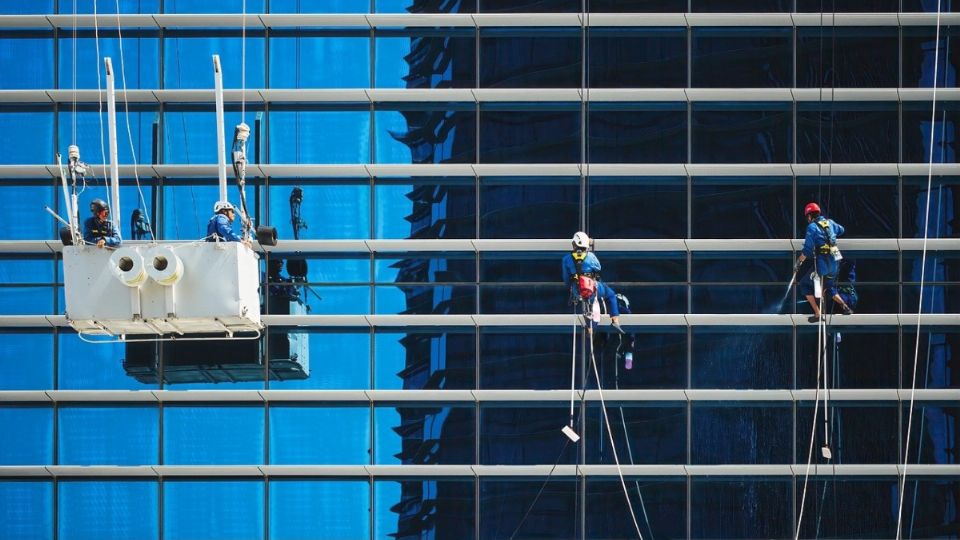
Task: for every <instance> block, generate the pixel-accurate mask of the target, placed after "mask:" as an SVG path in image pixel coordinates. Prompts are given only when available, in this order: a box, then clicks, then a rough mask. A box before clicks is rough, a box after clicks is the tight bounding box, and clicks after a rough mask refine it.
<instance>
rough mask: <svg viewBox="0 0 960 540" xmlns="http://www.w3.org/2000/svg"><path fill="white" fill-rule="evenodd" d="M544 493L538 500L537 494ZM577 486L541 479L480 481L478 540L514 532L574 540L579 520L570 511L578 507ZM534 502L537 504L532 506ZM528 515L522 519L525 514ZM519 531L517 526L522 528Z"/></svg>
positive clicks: (573, 482)
mask: <svg viewBox="0 0 960 540" xmlns="http://www.w3.org/2000/svg"><path fill="white" fill-rule="evenodd" d="M541 487H542V488H543V493H541V494H540V497H539V498H538V499H537V492H539V491H540V489H541ZM577 488H578V483H577V482H576V481H575V480H570V479H567V478H553V479H551V480H550V482H548V483H547V484H545V485H544V483H543V480H541V479H539V478H536V479H532V480H512V479H505V480H501V479H491V480H487V479H484V480H481V481H480V516H479V517H480V538H481V540H494V539H497V538H504V537H509V535H511V534H513V533H514V531H516V532H517V533H518V534H520V535H521V537H523V535H529V534H537V535H542V536H543V537H544V538H575V537H576V534H577V527H578V525H579V520H578V516H577V513H576V512H571V511H570V509H572V508H575V507H576V505H577V497H578V491H577ZM534 499H537V504H533V501H534ZM528 510H529V511H530V514H529V515H528V516H527V517H526V520H524V514H526V513H527V511H528ZM521 521H522V522H523V523H522V527H521V528H520V530H519V531H517V527H518V526H520V525H521Z"/></svg>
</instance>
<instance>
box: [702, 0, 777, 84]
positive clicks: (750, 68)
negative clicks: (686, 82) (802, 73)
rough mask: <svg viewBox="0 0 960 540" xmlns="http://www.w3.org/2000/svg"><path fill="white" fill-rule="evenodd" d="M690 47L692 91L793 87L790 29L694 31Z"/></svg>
mask: <svg viewBox="0 0 960 540" xmlns="http://www.w3.org/2000/svg"><path fill="white" fill-rule="evenodd" d="M714 2H716V0H714ZM737 3H738V4H742V2H737ZM783 3H785V4H786V3H789V2H783ZM757 4H763V5H764V6H768V5H772V4H773V2H757ZM694 11H698V10H697V9H696V8H694ZM772 11H776V10H775V9H774V10H772ZM788 11H789V9H788ZM692 47H693V49H692V61H693V70H692V82H691V86H693V87H705V88H731V87H735V88H746V87H751V88H784V87H786V88H789V87H790V86H793V29H791V28H748V29H745V28H694V29H693V41H692Z"/></svg>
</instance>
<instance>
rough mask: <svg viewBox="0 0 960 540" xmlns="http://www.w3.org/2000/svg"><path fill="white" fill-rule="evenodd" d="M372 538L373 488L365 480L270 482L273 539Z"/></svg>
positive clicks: (271, 533) (271, 531)
mask: <svg viewBox="0 0 960 540" xmlns="http://www.w3.org/2000/svg"><path fill="white" fill-rule="evenodd" d="M318 525H319V529H320V530H322V531H323V533H322V534H323V537H324V538H327V539H329V540H354V539H356V538H369V537H370V485H369V484H368V483H367V482H366V481H365V480H364V481H306V480H273V479H271V480H270V538H271V540H300V539H302V538H313V537H314V536H315V535H316V534H317V532H318Z"/></svg>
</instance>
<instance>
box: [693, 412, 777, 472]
mask: <svg viewBox="0 0 960 540" xmlns="http://www.w3.org/2000/svg"><path fill="white" fill-rule="evenodd" d="M690 414H691V417H690V430H691V432H692V433H695V434H696V435H695V436H693V438H692V440H691V441H690V443H691V447H690V451H691V455H690V463H692V464H695V465H723V464H733V463H745V464H775V463H793V461H792V459H791V451H790V449H791V445H792V441H793V434H792V433H791V431H792V426H793V407H792V406H791V404H789V403H783V402H780V403H763V402H760V403H757V402H751V403H742V404H730V403H724V402H694V403H693V408H692V409H691V413H690Z"/></svg>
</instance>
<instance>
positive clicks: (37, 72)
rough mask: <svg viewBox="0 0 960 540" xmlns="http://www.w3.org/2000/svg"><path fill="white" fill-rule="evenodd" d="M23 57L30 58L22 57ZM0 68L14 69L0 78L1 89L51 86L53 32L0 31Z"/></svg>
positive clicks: (4, 9) (5, 70)
mask: <svg viewBox="0 0 960 540" xmlns="http://www.w3.org/2000/svg"><path fill="white" fill-rule="evenodd" d="M9 9H10V8H0V13H8V11H7V10H9ZM14 9H16V8H14ZM44 13H49V12H48V11H47V12H44ZM25 58H29V59H30V61H24V59H25ZM0 69H2V70H3V72H4V73H10V74H13V73H16V76H15V77H13V76H9V77H3V79H2V80H0V89H2V90H21V89H31V88H38V89H39V88H43V89H46V88H53V34H52V33H50V32H41V31H28V32H11V31H3V32H0ZM61 72H63V70H62V69H61Z"/></svg>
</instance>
